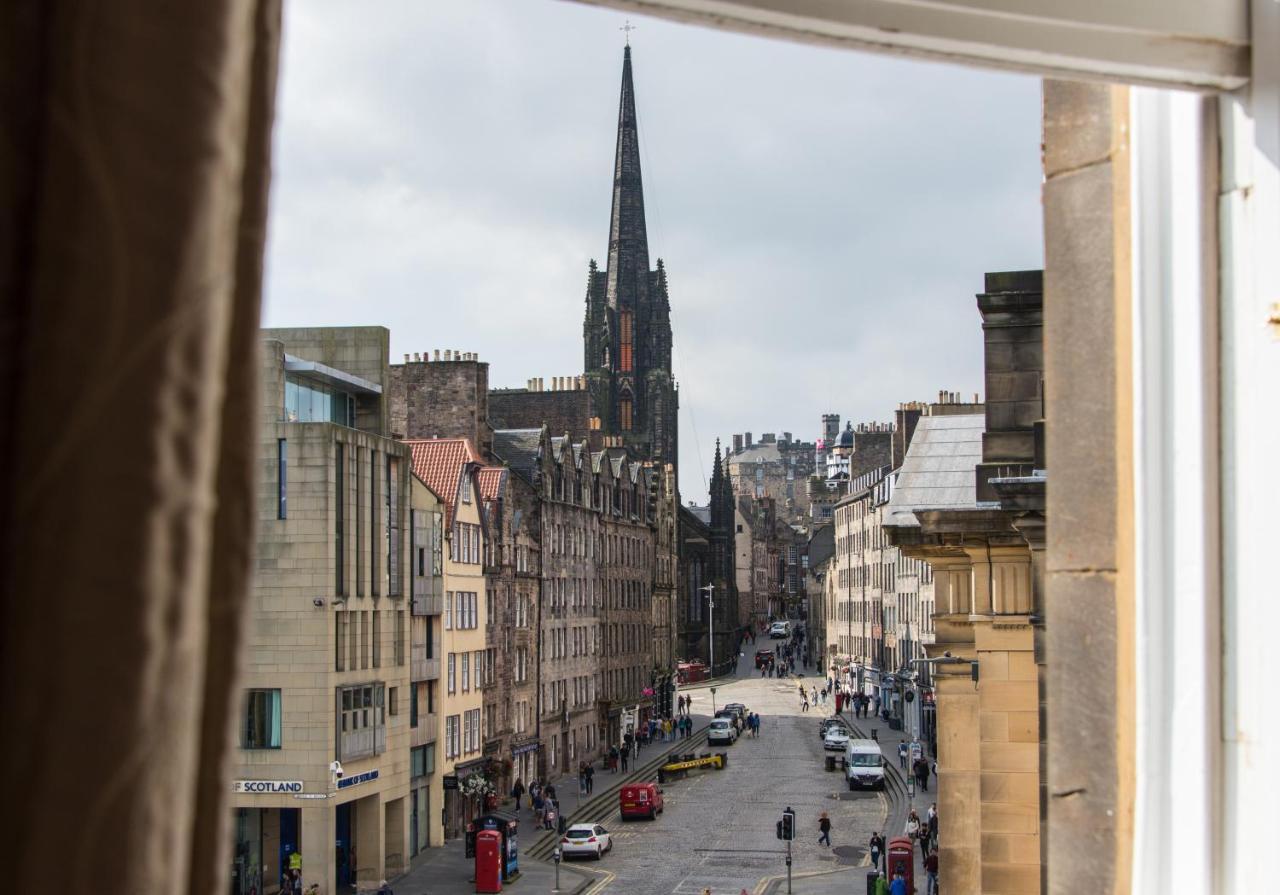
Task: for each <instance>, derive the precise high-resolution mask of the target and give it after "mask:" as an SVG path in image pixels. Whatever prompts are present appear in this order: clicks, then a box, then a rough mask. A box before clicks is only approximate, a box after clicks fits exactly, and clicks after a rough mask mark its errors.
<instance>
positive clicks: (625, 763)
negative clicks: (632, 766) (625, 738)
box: [622, 749, 631, 774]
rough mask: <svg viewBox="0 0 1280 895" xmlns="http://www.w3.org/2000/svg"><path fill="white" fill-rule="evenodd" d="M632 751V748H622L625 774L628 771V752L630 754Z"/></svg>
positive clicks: (623, 771)
mask: <svg viewBox="0 0 1280 895" xmlns="http://www.w3.org/2000/svg"><path fill="white" fill-rule="evenodd" d="M630 751H631V750H630V749H623V750H622V773H624V774H625V773H626V772H627V754H628V753H629V752H630Z"/></svg>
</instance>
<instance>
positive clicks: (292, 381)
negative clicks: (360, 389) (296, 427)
mask: <svg viewBox="0 0 1280 895" xmlns="http://www.w3.org/2000/svg"><path fill="white" fill-rule="evenodd" d="M284 418H285V421H286V422H290V423H337V424H338V425H340V426H350V427H354V426H355V424H356V402H355V398H353V397H352V396H351V395H349V394H347V393H346V392H342V391H338V390H336V389H333V388H330V387H329V386H327V385H324V384H322V383H319V382H310V381H308V380H305V379H299V378H295V377H293V376H286V377H285V381H284Z"/></svg>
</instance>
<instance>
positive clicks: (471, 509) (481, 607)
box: [405, 438, 496, 839]
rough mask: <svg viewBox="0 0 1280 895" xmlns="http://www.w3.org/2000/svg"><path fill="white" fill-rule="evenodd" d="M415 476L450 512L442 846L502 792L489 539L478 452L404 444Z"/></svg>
mask: <svg viewBox="0 0 1280 895" xmlns="http://www.w3.org/2000/svg"><path fill="white" fill-rule="evenodd" d="M405 447H406V450H408V451H411V452H412V462H413V471H414V474H415V475H416V476H417V477H418V478H420V479H421V480H422V481H423V482H424V483H425V484H426V485H427V486H428V487H429V488H430V489H431V490H432V492H434V493H435V494H437V495H438V496H439V498H440V502H441V503H442V504H443V507H444V518H443V523H444V542H445V543H444V549H443V554H444V563H443V567H444V605H443V607H442V608H443V612H442V614H441V618H442V625H441V628H442V632H441V644H440V657H441V659H442V660H443V665H444V668H443V671H442V675H441V676H442V678H443V683H444V687H443V692H442V693H441V694H440V700H439V718H440V728H439V729H440V734H439V741H440V743H442V745H443V748H442V750H441V751H442V753H443V754H442V755H441V756H440V758H439V763H438V768H439V773H440V774H441V778H442V785H443V789H444V802H443V811H444V814H443V817H444V838H446V839H453V838H455V837H457V836H460V835H462V834H463V832H465V830H466V825H467V822H468V821H470V820H471V819H472V818H474V817H475V816H476V815H477V814H478V813H479V812H480V809H481V808H482V807H483V804H484V796H485V795H486V793H487V792H489V791H496V787H495V785H494V783H493V779H494V773H493V769H492V768H491V767H490V764H489V762H488V760H487V759H486V758H485V756H484V755H483V748H482V746H483V744H482V740H481V737H482V729H483V727H482V724H483V722H482V714H483V709H484V700H483V695H482V690H483V687H484V686H485V682H486V681H487V680H488V679H489V677H491V676H492V674H493V670H492V669H493V664H492V660H491V655H490V654H489V653H488V651H487V650H486V646H485V628H486V625H487V624H488V621H489V617H488V607H487V605H486V600H485V593H486V591H485V575H484V552H485V549H486V542H487V541H486V539H487V537H488V533H487V532H486V531H485V526H484V515H483V513H482V511H481V489H480V469H481V467H482V466H483V463H482V462H481V458H480V455H479V454H478V453H477V452H476V448H475V445H473V444H472V443H471V442H470V441H469V440H468V439H465V438H436V439H428V440H420V441H408V442H405Z"/></svg>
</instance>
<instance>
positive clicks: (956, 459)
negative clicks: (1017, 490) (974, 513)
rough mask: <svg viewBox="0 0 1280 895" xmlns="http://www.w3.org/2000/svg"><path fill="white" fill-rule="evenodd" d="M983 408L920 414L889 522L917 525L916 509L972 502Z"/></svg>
mask: <svg viewBox="0 0 1280 895" xmlns="http://www.w3.org/2000/svg"><path fill="white" fill-rule="evenodd" d="M986 422H987V421H986V417H985V416H984V415H983V414H981V413H966V414H958V415H956V416H926V417H921V418H920V422H919V423H918V424H917V425H916V431H915V434H914V435H913V436H912V437H911V446H910V447H909V448H907V456H906V458H905V459H904V460H903V462H902V467H901V469H899V470H898V481H897V483H896V487H895V488H894V489H893V497H892V498H890V500H889V506H888V507H887V508H886V510H885V519H884V524H885V525H901V526H913V525H919V524H920V522H919V520H918V519H916V517H915V512H914V511H915V510H923V509H943V508H959V507H972V506H974V505H975V503H976V500H977V496H976V490H975V481H974V467H975V466H977V465H978V464H979V463H980V462H982V433H983V431H984V430H985V429H986Z"/></svg>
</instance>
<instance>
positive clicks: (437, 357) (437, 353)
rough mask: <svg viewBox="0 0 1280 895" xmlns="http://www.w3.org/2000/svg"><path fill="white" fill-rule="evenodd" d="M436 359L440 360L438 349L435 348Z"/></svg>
mask: <svg viewBox="0 0 1280 895" xmlns="http://www.w3.org/2000/svg"><path fill="white" fill-rule="evenodd" d="M436 360H440V349H439V348H437V349H436Z"/></svg>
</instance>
